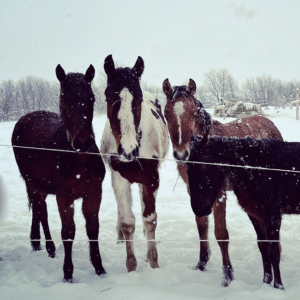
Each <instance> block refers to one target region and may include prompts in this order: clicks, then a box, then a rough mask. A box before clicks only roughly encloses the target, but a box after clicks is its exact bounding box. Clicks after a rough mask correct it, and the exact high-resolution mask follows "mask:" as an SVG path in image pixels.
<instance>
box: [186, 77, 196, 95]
mask: <svg viewBox="0 0 300 300" xmlns="http://www.w3.org/2000/svg"><path fill="white" fill-rule="evenodd" d="M196 89H197V87H196V82H195V81H194V80H193V79H191V78H190V81H189V85H188V88H187V90H188V92H189V94H190V95H191V96H194V95H195V93H196Z"/></svg>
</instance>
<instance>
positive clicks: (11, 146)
mask: <svg viewBox="0 0 300 300" xmlns="http://www.w3.org/2000/svg"><path fill="white" fill-rule="evenodd" d="M0 147H9V148H20V149H27V150H39V151H53V152H64V153H71V154H78V152H76V151H73V150H63V149H52V148H40V147H27V146H17V145H7V144H0ZM84 154H86V155H96V156H101V157H103V156H108V157H110V156H115V157H119V155H118V154H115V153H93V152H85V153H84ZM137 159H148V160H158V161H169V162H176V163H183V164H200V165H201V164H202V165H213V166H222V167H234V168H243V169H258V170H269V171H276V172H284V173H298V174H299V173H300V171H297V170H288V169H275V168H266V167H258V166H256V167H254V166H248V165H231V164H220V163H208V162H199V161H183V160H176V159H170V158H153V157H144V156H138V157H137ZM17 240H20V239H17ZM21 240H23V239H21ZM232 240H236V241H248V242H254V241H255V242H269V243H273V242H274V243H275V242H276V243H280V240H253V239H230V240H229V239H226V240H218V239H217V240H216V241H217V242H229V241H232ZM24 241H25V240H24ZM26 241H28V240H26ZM30 241H45V242H47V241H53V240H46V239H32V240H30ZM61 241H62V242H68V241H76V242H116V241H117V242H127V241H131V242H132V241H133V240H108V239H105V240H101V239H97V240H86V239H85V240H75V239H74V240H61ZM136 241H143V242H159V243H160V242H194V241H195V239H193V240H186V239H175V240H172V239H170V240H160V239H159V240H134V242H136ZM198 241H199V242H208V241H209V240H208V239H205V240H203V239H202V240H200V239H198ZM299 241H300V239H299Z"/></svg>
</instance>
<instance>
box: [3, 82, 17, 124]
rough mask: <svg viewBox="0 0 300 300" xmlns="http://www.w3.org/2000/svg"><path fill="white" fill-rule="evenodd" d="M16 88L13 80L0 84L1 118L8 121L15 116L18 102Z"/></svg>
mask: <svg viewBox="0 0 300 300" xmlns="http://www.w3.org/2000/svg"><path fill="white" fill-rule="evenodd" d="M15 96H16V89H15V84H14V82H13V81H12V80H6V81H2V83H1V85H0V119H2V120H4V121H8V120H10V119H11V118H12V117H13V113H14V112H15V111H14V110H15V106H16V105H15V104H16V97H15Z"/></svg>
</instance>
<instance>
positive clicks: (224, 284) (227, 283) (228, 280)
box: [222, 278, 232, 287]
mask: <svg viewBox="0 0 300 300" xmlns="http://www.w3.org/2000/svg"><path fill="white" fill-rule="evenodd" d="M231 281H232V279H230V278H224V280H223V282H222V287H228V286H229V284H230V283H231Z"/></svg>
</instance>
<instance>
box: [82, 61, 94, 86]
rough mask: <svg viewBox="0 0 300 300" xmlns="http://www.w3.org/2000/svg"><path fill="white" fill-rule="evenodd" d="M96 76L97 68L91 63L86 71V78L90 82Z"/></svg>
mask: <svg viewBox="0 0 300 300" xmlns="http://www.w3.org/2000/svg"><path fill="white" fill-rule="evenodd" d="M94 76H95V68H94V66H93V65H90V66H89V67H88V69H87V70H86V72H85V75H84V78H85V80H86V81H87V82H88V83H91V82H92V80H93V79H94Z"/></svg>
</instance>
